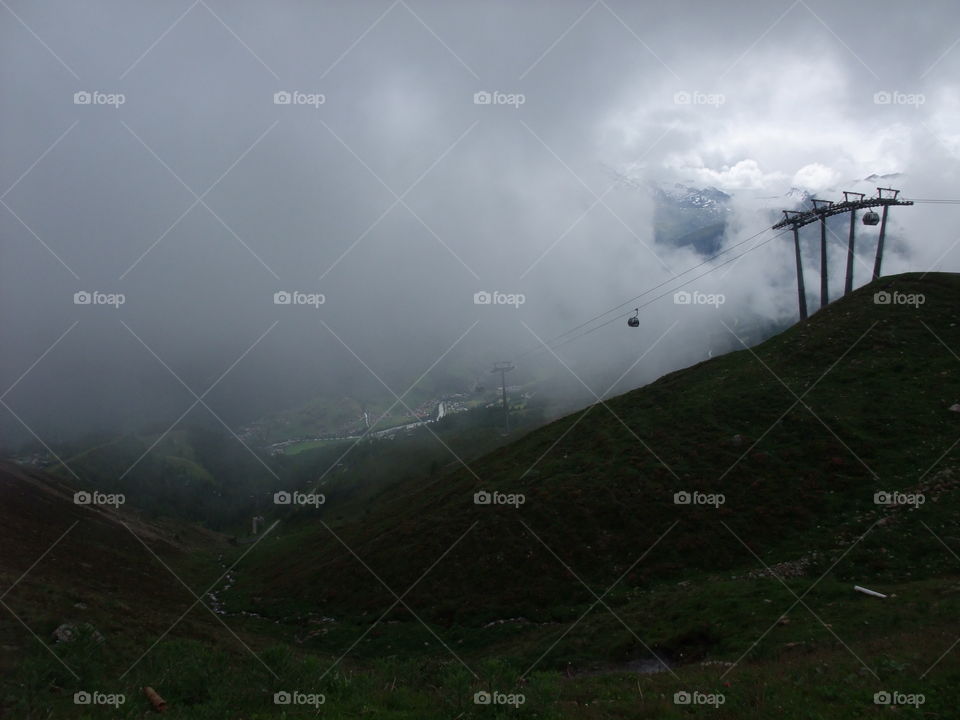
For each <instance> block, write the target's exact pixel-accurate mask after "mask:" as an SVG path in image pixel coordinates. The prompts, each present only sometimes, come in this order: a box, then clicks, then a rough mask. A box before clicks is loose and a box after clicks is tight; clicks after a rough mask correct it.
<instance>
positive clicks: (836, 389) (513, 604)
mask: <svg viewBox="0 0 960 720" xmlns="http://www.w3.org/2000/svg"><path fill="white" fill-rule="evenodd" d="M881 290H889V291H891V292H892V291H897V292H902V293H915V292H922V293H924V294H925V296H926V302H925V303H924V304H923V305H922V306H920V307H919V308H915V307H913V306H903V305H877V304H875V303H874V293H875V292H878V291H881ZM958 306H960V280H958V278H957V277H956V276H953V275H948V274H931V275H928V276H926V277H925V278H923V279H921V278H920V277H919V276H918V275H902V276H897V277H891V278H883V279H882V280H880V281H879V282H877V283H874V284H872V285H870V286H867V287H864V288H861V289H860V290H858V291H857V292H855V293H854V294H852V295H851V296H849V297H847V298H844V299H842V300H840V301H838V302H835V303H834V304H833V305H831V306H829V307H828V308H826V309H825V310H823V311H821V312H818V313H817V314H815V315H814V316H813V317H812V318H811V319H810V320H809V321H808V322H805V323H802V324H798V325H796V326H794V327H793V328H791V329H790V330H788V331H786V332H784V333H782V334H781V335H778V336H777V337H775V338H772V339H771V340H769V341H767V342H764V343H762V344H760V345H758V346H757V347H755V348H752V349H743V350H741V351H739V352H734V353H730V354H728V355H725V356H723V357H719V358H715V359H713V360H710V361H708V362H704V363H701V364H699V365H696V366H694V367H691V368H687V369H685V370H681V371H679V372H675V373H672V374H670V375H668V376H666V377H664V378H662V379H660V380H659V381H657V382H656V383H653V384H652V385H650V386H648V387H645V388H642V389H640V390H637V391H634V392H631V393H627V394H625V395H622V396H620V397H617V398H614V399H612V400H610V401H609V402H608V403H607V404H606V406H593V407H589V408H586V409H585V410H584V411H582V412H580V413H576V414H574V415H571V416H568V417H566V418H563V419H561V420H559V421H557V422H555V423H552V424H550V425H548V426H546V427H544V428H542V429H539V430H536V431H534V432H531V433H530V434H529V435H527V436H526V437H524V438H523V439H521V440H519V441H518V442H515V443H513V444H511V445H509V446H507V447H505V448H503V449H501V450H498V451H496V452H494V453H492V454H491V455H488V456H486V457H484V458H482V459H480V460H477V461H475V462H471V463H469V468H470V469H469V470H467V469H463V468H460V469H456V470H454V471H453V472H449V473H447V474H445V475H444V476H443V477H442V478H441V479H439V480H437V481H435V482H432V483H430V484H428V485H426V486H424V484H423V483H422V482H420V481H416V482H410V483H407V484H405V485H404V484H401V485H400V486H398V487H396V488H394V489H393V490H391V491H389V494H388V495H387V496H386V497H385V498H384V499H383V500H382V501H381V502H379V503H378V506H379V508H380V509H379V510H378V511H377V512H375V513H371V514H370V515H369V516H367V517H366V518H364V519H363V520H362V521H361V522H353V523H347V524H344V525H342V526H339V527H336V526H335V528H334V529H335V531H336V533H337V534H338V535H339V537H340V539H342V540H343V543H341V542H340V541H339V540H337V539H335V538H334V537H333V535H332V534H331V533H330V532H329V531H328V530H327V529H326V528H325V527H323V526H322V525H320V524H319V523H314V524H313V526H312V528H311V529H309V530H304V529H303V528H300V529H299V530H298V531H297V532H292V533H289V534H287V535H284V533H282V532H280V533H278V536H277V537H276V538H275V539H273V540H272V541H271V542H270V543H269V544H268V545H267V547H265V548H264V551H263V552H261V553H259V554H258V555H257V557H256V558H255V559H252V563H253V565H252V566H251V567H250V569H249V572H248V573H246V574H245V576H244V578H242V581H241V583H240V584H239V587H238V594H244V593H245V592H246V583H247V582H249V583H250V584H251V586H254V585H255V586H257V587H258V588H259V589H258V590H257V594H258V596H260V597H261V603H262V605H261V608H262V607H263V606H266V607H270V605H271V603H272V604H273V605H275V611H276V612H277V613H281V614H282V613H285V612H288V611H292V610H294V609H295V607H292V606H291V602H290V600H289V599H290V598H291V597H296V598H297V600H296V601H295V602H294V603H293V605H297V604H300V603H308V604H310V605H311V606H313V607H315V608H316V609H317V611H318V612H328V613H330V614H341V613H347V614H351V613H356V612H364V611H368V612H374V611H375V610H377V609H378V608H383V607H384V606H385V604H389V602H390V601H391V600H392V599H393V598H392V597H391V595H390V594H389V593H388V592H387V591H386V590H385V589H384V588H383V586H382V585H381V584H380V582H379V581H378V580H376V579H375V578H374V577H373V576H372V574H371V573H370V572H369V571H368V570H367V569H366V568H364V567H363V565H362V564H361V563H359V562H358V561H357V558H356V557H354V554H353V553H354V552H355V553H356V555H357V556H359V557H361V558H363V560H364V562H365V563H366V564H367V565H369V566H370V568H371V569H373V570H374V571H375V572H376V573H377V574H378V575H380V577H381V578H382V579H383V580H384V582H385V583H386V584H387V585H388V586H390V587H391V588H401V589H402V588H407V587H409V586H410V585H411V584H412V583H414V581H416V580H417V578H418V577H419V576H420V574H421V573H423V572H424V571H425V570H426V569H427V568H428V567H430V565H431V564H432V563H433V562H434V560H436V559H437V558H440V557H441V555H443V554H444V553H445V552H447V551H448V550H449V553H448V554H447V555H445V556H444V558H443V560H442V562H440V563H439V564H438V565H437V566H436V567H435V568H434V569H432V570H431V571H430V573H429V574H428V575H427V576H426V577H425V578H424V579H423V580H422V581H421V582H419V583H418V584H417V585H416V587H415V588H414V589H413V590H412V591H411V593H410V595H409V596H408V600H409V601H411V604H414V605H416V607H417V608H419V611H420V612H422V613H423V614H424V615H426V616H429V617H431V618H433V619H435V620H437V621H439V622H444V623H451V622H460V623H480V622H486V621H490V620H494V619H497V618H502V617H510V616H515V615H523V616H526V617H528V618H534V619H537V618H538V619H546V618H555V617H557V616H558V615H559V616H562V617H569V616H570V615H571V614H573V613H575V612H576V609H577V608H578V607H579V603H581V602H584V601H586V600H589V599H590V597H591V596H590V593H589V592H588V591H587V589H586V588H585V587H584V586H583V585H582V584H581V583H580V582H578V581H577V580H576V579H575V578H573V577H572V572H573V573H576V574H577V575H578V576H579V577H580V578H582V579H583V580H584V581H585V582H586V583H587V584H588V585H590V586H591V587H593V588H595V589H596V588H599V589H602V588H605V587H607V586H609V585H610V584H611V583H613V582H614V581H615V580H617V579H618V578H620V577H621V575H623V578H622V580H621V582H620V583H619V585H618V586H617V592H619V593H624V594H629V592H631V591H632V590H634V589H636V590H642V589H644V588H648V587H649V586H650V585H651V584H653V583H657V582H659V581H663V580H668V579H672V578H676V579H679V578H681V576H683V577H686V576H689V575H690V574H691V573H695V572H708V571H714V572H715V571H724V572H728V571H729V572H731V573H733V572H742V571H745V570H746V569H751V568H756V567H758V565H759V562H758V560H757V559H756V558H755V557H753V556H752V554H751V552H750V551H748V550H747V549H746V548H745V547H744V545H743V544H742V542H741V541H743V542H745V543H746V544H747V545H749V546H750V548H751V550H752V551H753V552H755V553H756V554H757V555H758V556H759V557H760V558H761V559H762V560H763V561H764V562H767V563H779V562H798V563H802V564H803V565H804V567H807V568H808V571H809V572H811V573H813V572H816V570H818V569H821V568H822V569H826V567H827V566H828V565H829V563H830V562H831V560H832V558H833V557H834V555H836V554H837V552H839V551H841V550H843V549H845V548H846V546H847V545H848V544H849V542H850V541H851V540H852V539H853V538H855V537H857V536H859V535H860V534H861V533H863V532H864V531H866V530H867V529H868V528H870V527H871V525H872V523H874V522H876V521H881V523H882V524H881V525H880V526H878V527H875V528H874V529H873V530H872V531H871V533H870V534H869V536H868V537H867V538H866V539H865V540H864V541H863V542H862V543H860V544H859V545H858V547H857V548H856V549H855V550H854V551H852V552H851V553H850V554H849V555H848V556H847V562H846V563H845V564H844V565H843V566H842V567H838V568H837V572H838V573H839V576H840V577H843V578H845V579H849V580H855V579H862V580H864V581H865V582H866V581H870V582H875V581H878V580H882V581H884V582H899V581H905V580H908V579H910V578H911V577H913V576H914V575H915V574H916V573H917V570H918V568H917V561H918V560H922V561H923V562H924V563H926V564H929V566H930V567H929V571H930V572H935V571H938V570H941V569H943V570H945V569H946V568H947V567H952V565H953V563H954V560H953V558H951V557H949V555H946V554H944V553H943V552H939V551H938V550H937V548H936V547H935V544H936V541H933V542H931V540H932V538H931V536H930V534H929V533H928V532H927V530H925V529H924V528H923V527H922V526H921V525H919V524H918V523H917V522H915V521H913V519H912V518H913V517H914V516H916V517H918V518H923V519H924V520H925V521H926V522H927V523H928V524H930V525H931V526H936V527H937V528H939V529H940V530H941V531H943V532H945V533H947V534H951V533H952V534H957V528H956V527H954V522H955V521H954V515H953V514H952V513H951V512H950V510H951V509H952V508H954V507H955V505H954V502H955V499H956V498H955V496H954V494H953V493H954V484H955V483H954V480H953V477H954V476H953V474H952V472H951V469H952V467H953V466H954V465H955V459H956V453H955V451H956V448H955V447H953V443H954V442H955V441H956V439H957V437H958V436H960V413H956V412H951V411H950V410H949V409H948V408H949V407H950V406H951V405H953V404H954V403H956V402H957V400H958V399H960V361H958V359H957V357H955V356H954V355H953V352H952V350H951V349H952V348H956V349H960V327H958V326H957V314H956V308H957V307H958ZM798 398H799V400H798ZM941 456H942V457H941ZM481 490H488V491H494V490H496V491H500V492H503V493H522V494H523V495H524V496H525V502H524V504H523V505H522V506H521V507H520V508H519V509H514V508H513V507H509V506H490V505H476V504H474V493H476V492H478V491H481ZM881 490H884V491H894V490H899V491H924V492H926V493H927V495H928V496H929V498H930V501H929V502H927V503H926V504H925V505H924V506H923V507H922V508H921V509H920V510H919V511H916V512H914V511H912V510H910V509H908V508H895V509H887V508H885V507H881V506H878V505H876V504H875V503H874V493H875V492H877V491H881ZM680 491H690V492H692V491H699V492H702V493H708V494H710V493H713V494H715V493H722V494H723V495H724V496H725V502H724V503H723V504H722V505H721V506H720V507H719V508H714V507H712V506H693V505H677V504H675V503H674V494H675V493H677V492H680ZM390 498H394V499H395V500H396V501H395V502H391V501H390ZM908 520H909V521H908ZM305 522H307V521H305ZM668 530H669V532H668V534H667V535H666V536H665V537H664V538H663V539H662V540H661V541H660V542H659V544H658V545H657V546H656V547H655V548H653V550H651V551H650V552H649V554H648V555H646V556H645V557H644V558H643V560H642V562H637V560H638V558H640V557H641V556H642V555H644V553H645V552H647V550H648V549H650V548H651V546H653V545H654V543H656V542H657V539H658V538H660V537H661V535H663V534H664V533H665V532H667V531H668ZM464 533H466V535H465V536H464V537H463V539H462V540H461V541H460V542H458V543H457V544H456V546H455V547H453V549H452V550H451V549H450V548H451V546H452V545H453V544H454V542H455V541H457V539H458V538H459V537H460V536H461V535H463V534H464ZM344 544H345V545H346V546H349V548H350V550H352V551H353V552H350V551H348V550H347V549H346V548H345V547H344ZM894 547H896V548H898V549H899V550H901V552H897V553H892V552H881V550H882V549H884V548H894ZM565 565H567V566H569V567H565ZM332 578H335V579H336V580H335V581H331V579H332ZM263 587H266V588H268V590H267V591H266V592H264V591H263V590H262V588H263ZM398 592H399V590H398Z"/></svg>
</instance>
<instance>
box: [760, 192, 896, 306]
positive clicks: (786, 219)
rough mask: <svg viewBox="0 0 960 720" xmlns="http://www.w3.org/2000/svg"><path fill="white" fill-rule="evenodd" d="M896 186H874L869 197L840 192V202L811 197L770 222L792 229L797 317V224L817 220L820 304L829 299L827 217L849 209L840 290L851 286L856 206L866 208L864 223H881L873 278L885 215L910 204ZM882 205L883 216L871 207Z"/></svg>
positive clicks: (801, 291)
mask: <svg viewBox="0 0 960 720" xmlns="http://www.w3.org/2000/svg"><path fill="white" fill-rule="evenodd" d="M899 194H900V191H899V190H894V189H893V188H877V196H876V197H871V198H868V197H866V196H865V195H864V194H863V193H856V192H847V191H844V193H843V202H832V201H830V200H820V199H812V200H811V203H812V205H813V208H811V209H810V210H803V211H801V210H784V211H783V220H781V221H780V222H778V223H777V224H776V225H774V226H773V228H772V229H773V230H780V229H782V228H790V229H791V230H793V248H794V254H795V255H796V263H797V302H798V304H799V306H800V319H801V320H806V319H807V296H806V288H805V287H804V283H803V261H802V259H801V256H800V228H802V227H803V226H805V225H809V224H811V223H814V222H819V223H820V307H821V308H823V307H826V306H827V304H828V303H829V302H830V299H829V291H828V286H827V218H828V217H832V216H833V215H839V214H841V213H845V212H848V213H850V237H849V240H848V243H847V274H846V277H845V279H844V287H843V294H844V295H846V294H848V293H850V292H851V291H852V290H853V258H854V241H855V239H854V230H855V227H856V220H857V210H868V212H866V213H865V214H864V216H863V224H864V225H876V224H877V223H880V237H879V239H878V240H877V257H876V260H875V261H874V264H873V280H876V279H877V278H879V277H880V266H881V264H882V262H883V243H884V239H885V237H886V233H887V215H888V213H889V210H890V207H891V206H892V205H913V201H912V200H900V199H898V196H899ZM876 207H882V208H883V216H882V219H881V217H880V216H878V215H877V213H876V212H874V211H873V210H871V208H876Z"/></svg>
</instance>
